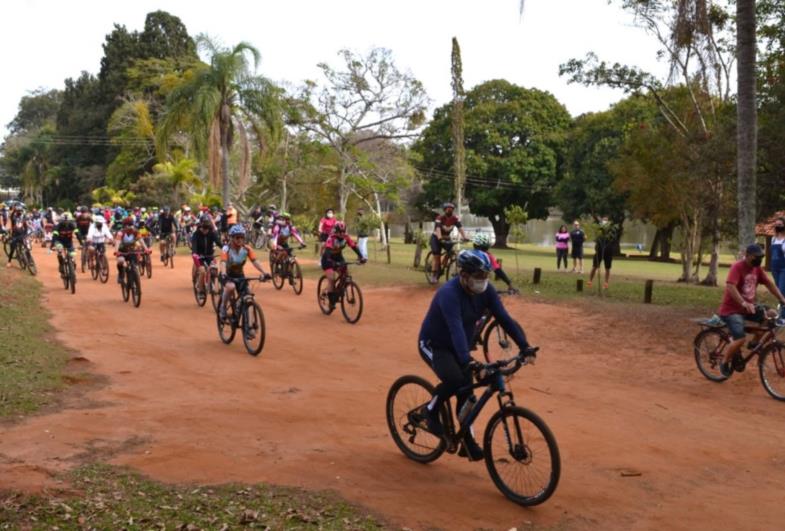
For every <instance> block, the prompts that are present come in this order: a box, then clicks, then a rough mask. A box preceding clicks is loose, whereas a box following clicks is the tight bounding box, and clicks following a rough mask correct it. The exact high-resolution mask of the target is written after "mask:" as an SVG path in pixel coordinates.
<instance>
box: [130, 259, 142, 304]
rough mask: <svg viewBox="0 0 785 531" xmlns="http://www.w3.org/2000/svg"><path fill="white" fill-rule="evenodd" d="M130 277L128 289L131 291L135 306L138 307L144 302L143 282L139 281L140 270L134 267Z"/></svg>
mask: <svg viewBox="0 0 785 531" xmlns="http://www.w3.org/2000/svg"><path fill="white" fill-rule="evenodd" d="M128 277H129V278H128V291H130V292H131V301H132V302H133V303H134V307H135V308H138V307H139V305H140V304H142V283H141V282H140V281H139V272H138V271H137V270H136V268H133V269H131V271H130V272H129V275H128Z"/></svg>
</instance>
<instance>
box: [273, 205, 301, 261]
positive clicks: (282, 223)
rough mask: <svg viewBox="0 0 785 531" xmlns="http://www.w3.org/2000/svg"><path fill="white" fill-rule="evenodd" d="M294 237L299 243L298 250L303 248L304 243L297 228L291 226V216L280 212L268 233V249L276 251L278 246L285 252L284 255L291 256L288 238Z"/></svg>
mask: <svg viewBox="0 0 785 531" xmlns="http://www.w3.org/2000/svg"><path fill="white" fill-rule="evenodd" d="M291 237H294V239H295V240H297V241H298V242H299V243H300V248H301V249H302V248H303V247H305V242H304V241H303V238H302V236H300V233H299V231H298V230H297V227H295V226H294V225H292V221H291V215H290V214H289V213H288V212H281V213H280V214H278V216H277V218H276V220H275V223H273V228H272V231H271V233H270V249H271V250H273V251H274V250H276V249H277V248H278V247H279V246H280V247H281V249H283V250H285V251H286V254H288V255H291V254H292V248H291V247H289V238H291Z"/></svg>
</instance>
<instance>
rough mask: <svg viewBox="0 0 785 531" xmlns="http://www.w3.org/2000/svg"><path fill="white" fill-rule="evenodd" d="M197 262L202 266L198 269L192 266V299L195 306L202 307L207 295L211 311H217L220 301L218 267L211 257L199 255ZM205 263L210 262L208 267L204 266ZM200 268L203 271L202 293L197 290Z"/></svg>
mask: <svg viewBox="0 0 785 531" xmlns="http://www.w3.org/2000/svg"><path fill="white" fill-rule="evenodd" d="M199 261H200V263H201V264H202V265H200V266H199V267H198V268H197V267H196V266H195V265H194V268H193V271H192V273H191V283H192V284H193V290H194V299H196V304H198V305H199V306H204V305H205V303H206V302H207V295H208V294H209V295H210V300H211V301H212V305H213V310H215V311H218V302H219V301H220V300H221V285H220V284H219V283H218V266H217V265H216V263H215V260H213V257H212V256H204V255H199ZM207 261H209V262H210V265H209V266H205V265H204V264H205V263H206V262H207ZM202 268H203V269H204V288H205V291H204V292H202V291H200V290H199V269H202Z"/></svg>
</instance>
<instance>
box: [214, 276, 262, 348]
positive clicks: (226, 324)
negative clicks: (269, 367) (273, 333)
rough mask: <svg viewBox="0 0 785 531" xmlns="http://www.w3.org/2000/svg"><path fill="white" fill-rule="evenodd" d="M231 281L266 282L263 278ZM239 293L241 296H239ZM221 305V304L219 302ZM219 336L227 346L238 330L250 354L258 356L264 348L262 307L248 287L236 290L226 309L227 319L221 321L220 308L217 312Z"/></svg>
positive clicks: (235, 278) (234, 279)
mask: <svg viewBox="0 0 785 531" xmlns="http://www.w3.org/2000/svg"><path fill="white" fill-rule="evenodd" d="M229 280H231V281H238V280H240V281H242V280H245V281H258V282H266V280H265V279H264V278H263V277H239V278H238V277H233V278H230V279H229ZM238 293H239V296H238ZM219 304H220V302H219ZM216 320H217V323H218V336H219V337H220V338H221V341H223V342H224V343H226V344H227V345H228V344H229V343H231V342H232V341H233V340H234V336H235V333H236V332H237V329H238V328H239V329H241V330H242V334H243V344H244V345H245V350H247V351H248V354H250V355H252V356H258V355H259V353H260V352H261V351H262V349H263V348H264V340H265V335H266V332H265V327H264V313H262V307H261V306H259V303H258V302H256V299H254V294H253V292H252V291H251V290H250V289H248V287H247V286H246V287H245V288H244V289H243V291H242V292H240V291H239V289H235V290H234V292H233V293H232V296H231V298H230V299H229V303H228V304H227V307H226V318H224V319H221V313H220V306H219V310H218V311H216Z"/></svg>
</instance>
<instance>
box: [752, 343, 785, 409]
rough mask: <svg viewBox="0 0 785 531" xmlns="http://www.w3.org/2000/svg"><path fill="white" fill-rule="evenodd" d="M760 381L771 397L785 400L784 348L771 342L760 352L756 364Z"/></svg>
mask: <svg viewBox="0 0 785 531" xmlns="http://www.w3.org/2000/svg"><path fill="white" fill-rule="evenodd" d="M758 372H759V373H760V381H761V383H762V384H763V388H764V389H766V392H767V393H769V395H771V397H772V398H775V399H777V400H783V401H785V350H784V349H783V347H781V346H779V345H778V344H776V343H775V344H772V345H770V346H769V347H767V348H766V351H765V352H764V353H762V354H761V358H760V363H759V364H758Z"/></svg>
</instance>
